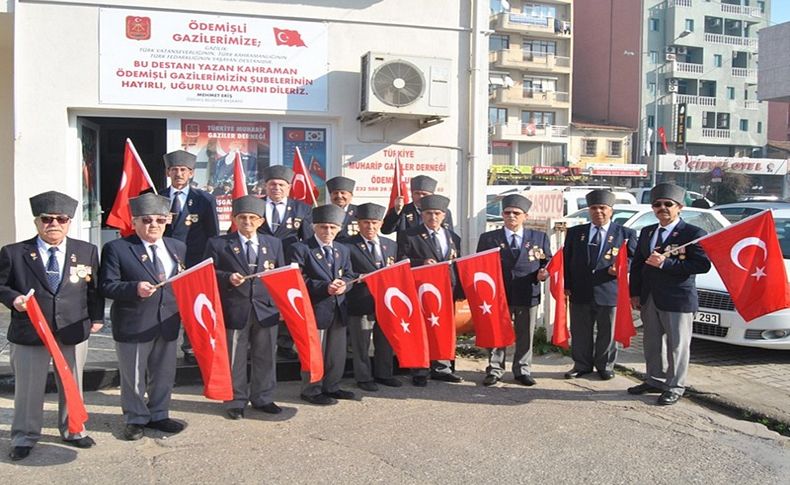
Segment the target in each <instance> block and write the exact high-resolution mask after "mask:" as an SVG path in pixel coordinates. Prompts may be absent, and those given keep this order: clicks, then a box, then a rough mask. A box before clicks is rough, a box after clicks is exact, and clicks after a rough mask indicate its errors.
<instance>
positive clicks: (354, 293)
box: [343, 203, 401, 392]
mask: <svg viewBox="0 0 790 485" xmlns="http://www.w3.org/2000/svg"><path fill="white" fill-rule="evenodd" d="M385 211H386V209H385V208H384V207H382V206H380V205H377V204H372V203H368V204H362V205H360V206H359V207H357V211H356V212H357V218H358V221H359V222H358V223H359V233H358V234H356V235H354V236H351V237H350V238H348V239H346V240H344V241H343V243H344V244H346V245H347V246H348V248H349V250H350V252H351V269H353V271H354V273H355V274H366V273H370V272H372V271H376V270H377V269H381V268H384V267H386V266H389V265H391V264H393V263H394V262H395V258H396V257H397V245H396V244H395V241H393V240H391V239H387V238H385V237H381V236H379V230H380V229H381V222H382V219H383V217H384V212H385ZM347 300H348V326H349V330H350V331H349V334H350V335H349V336H350V338H351V350H352V352H353V355H354V378H355V379H356V381H357V386H359V388H360V389H362V390H363V391H372V392H373V391H378V385H377V384H376V383H377V382H378V383H380V384H383V385H385V386H390V387H400V386H401V381H399V380H398V379H396V378H395V377H393V375H392V346H390V343H389V342H388V341H387V338H386V337H385V336H384V333H383V332H382V331H381V328H379V326H378V325H377V324H376V309H375V303H374V301H373V296H372V295H371V294H370V291H369V290H368V287H367V285H365V283H357V284H356V285H354V287H353V288H351V290H350V291H349V292H348V298H347ZM371 334H372V335H373V346H374V353H373V361H374V362H373V369H371V367H370V337H371Z"/></svg>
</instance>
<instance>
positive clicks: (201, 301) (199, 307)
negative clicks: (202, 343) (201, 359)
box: [192, 293, 217, 349]
mask: <svg viewBox="0 0 790 485" xmlns="http://www.w3.org/2000/svg"><path fill="white" fill-rule="evenodd" d="M204 308H206V309H207V310H208V313H209V315H211V328H212V330H213V329H214V328H215V327H216V325H217V313H216V312H215V311H214V305H213V304H212V303H211V300H209V299H208V297H207V296H206V294H205V293H201V294H199V295H198V296H197V298H195V303H193V304H192V313H194V314H195V320H197V322H198V325H200V326H201V327H203V330H205V331H206V333H207V334H208V341H209V344H211V348H212V349H214V348H215V346H216V343H217V341H216V339H215V338H214V335H213V333H212V331H211V330H209V329H208V327H207V326H206V324H205V322H203V309H204Z"/></svg>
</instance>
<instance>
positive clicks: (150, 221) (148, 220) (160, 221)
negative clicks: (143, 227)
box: [140, 217, 167, 225]
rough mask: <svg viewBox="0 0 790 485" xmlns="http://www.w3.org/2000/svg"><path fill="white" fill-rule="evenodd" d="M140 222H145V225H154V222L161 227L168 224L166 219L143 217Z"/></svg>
mask: <svg viewBox="0 0 790 485" xmlns="http://www.w3.org/2000/svg"><path fill="white" fill-rule="evenodd" d="M140 220H141V221H143V224H153V222H154V221H156V223H157V224H161V225H164V224H167V218H166V217H141V218H140Z"/></svg>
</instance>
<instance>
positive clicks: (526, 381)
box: [516, 374, 537, 386]
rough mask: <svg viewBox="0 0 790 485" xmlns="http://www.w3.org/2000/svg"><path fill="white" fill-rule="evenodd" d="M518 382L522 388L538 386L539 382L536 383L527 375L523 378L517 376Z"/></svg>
mask: <svg viewBox="0 0 790 485" xmlns="http://www.w3.org/2000/svg"><path fill="white" fill-rule="evenodd" d="M516 382H518V383H519V384H521V385H522V386H534V385H535V384H537V382H535V379H533V378H532V376H530V375H527V374H524V375H523V376H516Z"/></svg>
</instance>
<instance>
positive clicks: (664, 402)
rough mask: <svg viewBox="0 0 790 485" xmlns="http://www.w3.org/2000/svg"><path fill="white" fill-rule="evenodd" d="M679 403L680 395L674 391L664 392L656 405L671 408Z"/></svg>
mask: <svg viewBox="0 0 790 485" xmlns="http://www.w3.org/2000/svg"><path fill="white" fill-rule="evenodd" d="M678 401H680V394H678V393H676V392H672V391H664V392H662V393H661V395H660V396H658V401H656V404H658V405H659V406H671V405H673V404H675V403H676V402H678Z"/></svg>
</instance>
